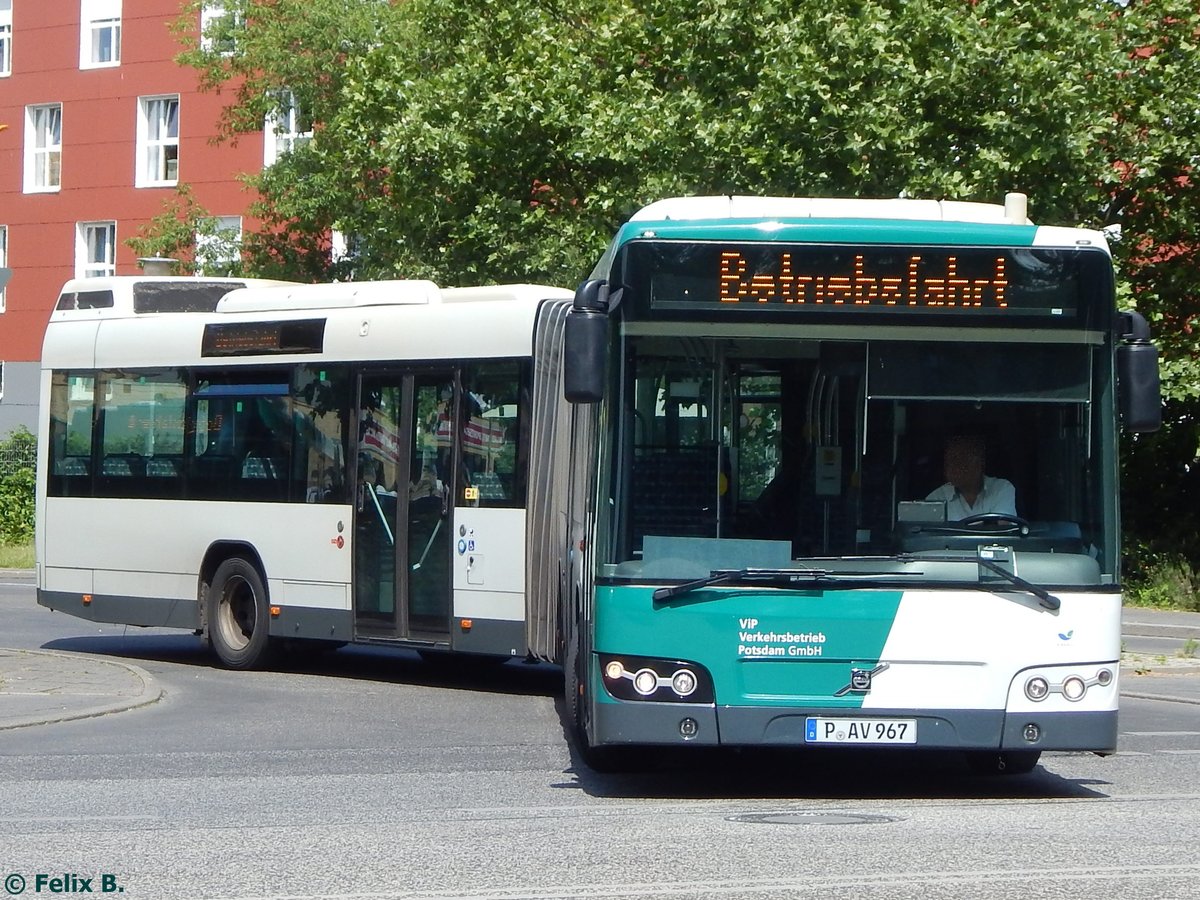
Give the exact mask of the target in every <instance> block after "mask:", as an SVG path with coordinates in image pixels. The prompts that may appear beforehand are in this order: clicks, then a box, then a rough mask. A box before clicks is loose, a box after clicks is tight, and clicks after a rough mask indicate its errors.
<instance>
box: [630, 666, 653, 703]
mask: <svg viewBox="0 0 1200 900" xmlns="http://www.w3.org/2000/svg"><path fill="white" fill-rule="evenodd" d="M633 689H634V690H635V691H637V692H638V693H639V694H641V695H642V696H643V697H649V696H650V695H651V694H653V693H654V692H655V691H657V690H658V673H657V672H655V671H654V670H653V669H639V670H638V673H637V674H636V675H634V676H633Z"/></svg>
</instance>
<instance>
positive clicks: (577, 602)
mask: <svg viewBox="0 0 1200 900" xmlns="http://www.w3.org/2000/svg"><path fill="white" fill-rule="evenodd" d="M1026 205H1027V203H1026V200H1025V198H1024V197H1023V196H1022V195H1019V194H1013V195H1009V196H1008V197H1007V198H1006V200H1005V203H1004V204H1003V205H989V204H971V203H952V202H934V201H928V202H927V201H916V200H904V199H900V200H887V201H869V200H820V199H787V198H754V197H691V198H681V199H674V200H663V201H660V202H657V203H654V204H652V205H650V206H648V207H646V208H645V209H643V210H642V211H640V212H639V213H637V214H636V215H635V216H634V217H633V218H632V219H631V220H630V221H629V222H628V223H627V224H626V225H625V226H623V227H622V228H621V230H620V231H619V232H618V233H617V235H616V238H615V240H614V241H613V242H612V244H611V246H610V248H609V249H608V251H607V252H606V254H605V255H604V256H603V258H602V259H601V260H600V262H599V263H598V265H597V266H596V269H595V271H594V272H593V274H592V276H591V279H590V280H589V281H587V282H585V283H584V284H583V285H582V286H581V287H580V289H579V291H578V292H577V294H576V296H575V300H574V303H573V308H572V311H571V313H570V316H569V317H568V321H567V325H566V332H565V340H566V349H565V354H566V363H565V373H566V383H565V386H564V390H565V393H566V395H567V397H568V399H569V400H571V401H572V402H573V403H574V404H576V406H577V409H579V410H580V411H583V410H588V411H589V415H590V417H591V418H590V422H591V425H590V426H589V427H590V428H591V433H590V434H589V435H587V439H588V440H587V443H586V444H585V442H584V440H583V439H582V437H581V438H580V439H578V440H577V446H576V452H577V453H578V454H579V457H580V459H579V465H580V468H581V469H582V468H584V467H585V466H584V459H583V453H584V451H585V448H586V447H588V446H590V448H591V451H590V462H588V463H587V465H586V468H587V469H589V470H590V471H589V472H588V476H587V477H588V478H589V481H590V483H591V484H592V485H594V493H593V496H592V499H591V502H590V510H591V516H590V518H588V519H587V522H586V526H585V533H583V534H581V535H580V536H579V540H577V541H575V542H574V550H575V553H574V557H573V558H572V560H571V562H572V566H571V568H572V573H573V574H572V579H571V585H570V589H571V591H572V597H571V601H570V603H569V604H567V606H566V607H564V609H565V615H564V621H563V625H562V627H563V631H564V636H565V644H564V646H565V658H564V668H565V672H566V699H567V709H568V710H569V713H570V715H571V716H572V719H573V725H574V727H575V729H576V730H577V733H578V735H579V737H580V742H581V745H582V746H583V748H584V750H585V757H586V758H587V759H588V760H589V762H591V763H592V764H593V765H595V766H599V767H603V766H607V765H623V764H625V763H627V762H628V761H629V758H630V756H633V757H635V758H636V757H637V756H638V755H639V753H645V752H649V751H650V750H652V749H653V748H655V747H659V748H661V747H664V746H686V745H693V746H695V745H708V746H714V745H728V746H738V745H740V746H758V745H772V746H787V747H794V748H809V747H841V748H847V747H877V748H882V750H883V752H887V751H888V749H892V750H903V749H938V750H954V751H962V752H964V753H965V754H966V756H967V759H968V761H969V762H970V763H971V764H972V765H973V766H974V767H975V768H976V769H979V770H982V771H992V772H1000V771H1006V772H1010V773H1011V772H1021V771H1028V770H1030V769H1031V768H1032V767H1033V766H1034V765H1035V764H1036V762H1037V760H1038V758H1039V755H1040V753H1041V752H1042V751H1044V750H1084V751H1094V752H1097V753H1101V754H1105V753H1109V752H1112V751H1113V750H1114V748H1115V746H1116V741H1117V697H1118V683H1119V664H1120V650H1121V647H1120V613H1121V580H1120V540H1119V528H1118V490H1117V470H1118V465H1117V462H1118V460H1117V452H1118V431H1119V429H1120V428H1122V427H1123V428H1124V429H1126V430H1128V431H1135V432H1136V431H1151V430H1154V429H1155V428H1157V427H1158V424H1159V419H1160V417H1161V411H1160V408H1161V403H1160V399H1159V389H1158V370H1157V356H1156V351H1155V349H1154V346H1153V344H1152V343H1151V342H1150V340H1149V332H1148V329H1147V327H1146V324H1145V321H1144V320H1143V319H1142V318H1141V317H1140V316H1138V315H1137V314H1136V313H1134V314H1129V313H1125V314H1119V313H1118V311H1117V309H1116V306H1115V294H1114V276H1113V265H1112V260H1111V257H1110V253H1109V250H1108V247H1107V244H1106V242H1105V238H1104V236H1103V234H1101V233H1099V232H1095V231H1088V230H1081V229H1075V228H1059V227H1038V226H1035V225H1034V224H1032V223H1031V222H1029V221H1028V219H1027V217H1026ZM951 439H954V440H956V441H960V442H966V443H968V444H970V445H973V446H974V447H976V448H978V449H977V455H978V458H979V460H980V461H979V462H978V463H977V464H976V465H977V466H984V465H985V466H986V478H987V481H986V484H987V485H1007V486H1008V487H1006V488H1005V490H1006V491H1007V492H1008V496H1009V497H1010V498H1015V504H1014V503H1013V501H1012V499H1010V500H1009V501H1008V506H1007V507H1006V508H998V507H995V506H990V505H985V504H981V503H980V502H979V499H980V498H979V496H978V495H977V496H975V497H974V498H973V499H972V500H970V501H969V502H967V501H966V500H965V498H966V497H968V496H970V495H971V494H973V493H975V489H974V488H967V487H964V488H961V489H955V488H954V487H950V488H946V487H943V485H944V484H945V483H946V482H947V481H948V480H949V477H950V476H948V474H947V471H946V470H947V469H948V468H949V466H946V467H944V465H943V451H944V448H945V447H946V445H947V442H948V441H950V440H951ZM984 460H985V462H984ZM979 474H980V475H981V476H982V475H983V471H982V470H981V471H980V472H979ZM986 490H990V488H985V492H986ZM999 493H1003V492H999ZM955 501H958V505H956V503H955ZM963 502H966V508H965V510H964V509H963V508H962V507H961V504H962V503H963ZM1013 506H1015V508H1013ZM975 511H977V512H975ZM964 513H965V514H964ZM639 747H640V748H641V749H640V751H639V750H638V749H637V748H639ZM622 748H624V750H623V749H622ZM631 748H632V749H631Z"/></svg>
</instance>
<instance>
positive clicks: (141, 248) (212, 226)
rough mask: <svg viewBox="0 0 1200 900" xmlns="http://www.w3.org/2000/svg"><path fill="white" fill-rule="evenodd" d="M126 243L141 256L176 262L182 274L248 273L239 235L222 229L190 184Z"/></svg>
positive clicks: (180, 188)
mask: <svg viewBox="0 0 1200 900" xmlns="http://www.w3.org/2000/svg"><path fill="white" fill-rule="evenodd" d="M125 243H126V245H127V246H128V247H130V248H131V249H132V250H133V252H134V253H136V254H137V255H138V256H139V257H160V258H164V259H173V260H175V265H174V267H173V268H174V270H175V273H176V274H178V275H195V274H197V273H198V272H203V273H204V274H206V275H235V276H236V275H244V274H246V273H245V271H244V269H245V266H244V265H243V262H242V246H241V242H240V241H239V240H238V236H237V234H236V233H232V232H229V231H226V230H224V229H222V228H221V227H220V222H219V220H218V219H216V218H214V217H213V216H212V215H210V214H209V212H208V210H207V209H205V208H204V206H203V205H202V204H200V203H199V202H198V201H197V200H196V198H195V196H194V195H193V194H192V189H191V186H190V185H188V184H181V185H179V187H178V188H177V189H176V192H175V195H174V196H173V197H171V198H170V199H168V200H167V201H166V202H165V203H164V204H163V211H162V212H161V213H159V214H158V215H157V216H155V217H154V218H152V219H151V220H150V221H149V222H147V223H146V224H145V225H143V226H142V227H140V228H139V229H138V233H137V234H136V235H135V236H134V237H131V238H128V239H127V240H126V241H125Z"/></svg>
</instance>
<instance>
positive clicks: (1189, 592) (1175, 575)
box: [1125, 555, 1200, 612]
mask: <svg viewBox="0 0 1200 900" xmlns="http://www.w3.org/2000/svg"><path fill="white" fill-rule="evenodd" d="M1127 588H1128V589H1127V590H1126V592H1125V604H1126V605H1127V606H1145V607H1151V608H1153V609H1179V610H1184V611H1187V612H1200V572H1197V571H1196V569H1195V568H1194V567H1193V566H1192V564H1191V563H1189V562H1188V561H1187V560H1186V559H1184V558H1182V557H1178V556H1176V557H1170V556H1165V555H1162V556H1159V557H1158V558H1157V559H1155V560H1154V561H1153V564H1152V565H1151V566H1150V567H1148V568H1147V569H1144V570H1142V571H1141V572H1140V573H1138V575H1137V577H1136V579H1131V580H1130V582H1129V584H1128V585H1127Z"/></svg>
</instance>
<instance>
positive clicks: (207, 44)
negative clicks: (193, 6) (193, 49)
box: [200, 0, 238, 56]
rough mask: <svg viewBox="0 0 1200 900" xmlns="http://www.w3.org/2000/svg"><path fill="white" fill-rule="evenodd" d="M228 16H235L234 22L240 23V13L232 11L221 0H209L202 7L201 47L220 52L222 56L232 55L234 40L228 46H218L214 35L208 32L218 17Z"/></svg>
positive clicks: (208, 50) (210, 51)
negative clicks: (213, 37)
mask: <svg viewBox="0 0 1200 900" xmlns="http://www.w3.org/2000/svg"><path fill="white" fill-rule="evenodd" d="M226 16H232V17H233V24H234V25H237V24H238V15H237V13H235V12H230V10H229V9H228V8H226V6H225V4H224V3H223V2H221V0H209V2H207V3H205V4H204V5H203V6H201V7H200V49H201V50H204V51H206V52H209V53H212V52H214V51H216V52H219V53H220V54H221V55H222V56H232V55H233V52H234V47H233V46H232V42H231V44H230V46H228V47H221V48H219V49H218V48H217V47H216V45H215V42H214V41H213V39H212V37H211V36H209V34H208V32H209V29H210V26H211V25H212V23H213V22H216V21H217V20H218V19H223V18H225V17H226Z"/></svg>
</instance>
